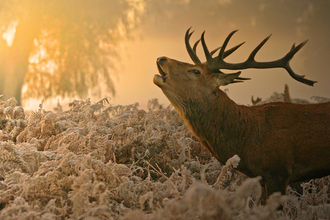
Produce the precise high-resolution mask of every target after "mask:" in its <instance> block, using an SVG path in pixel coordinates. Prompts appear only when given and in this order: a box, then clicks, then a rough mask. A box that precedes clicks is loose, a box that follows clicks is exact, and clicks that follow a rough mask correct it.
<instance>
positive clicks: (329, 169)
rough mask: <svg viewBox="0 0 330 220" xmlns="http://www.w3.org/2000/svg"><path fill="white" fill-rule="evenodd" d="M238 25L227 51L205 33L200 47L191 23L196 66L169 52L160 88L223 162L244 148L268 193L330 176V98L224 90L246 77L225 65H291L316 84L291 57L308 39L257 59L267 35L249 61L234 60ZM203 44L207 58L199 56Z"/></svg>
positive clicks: (245, 163)
mask: <svg viewBox="0 0 330 220" xmlns="http://www.w3.org/2000/svg"><path fill="white" fill-rule="evenodd" d="M235 32H236V31H233V32H231V33H230V34H229V36H228V37H227V38H226V40H225V41H224V43H223V45H222V47H221V48H220V51H219V55H218V56H215V57H214V56H213V54H214V53H215V52H216V51H217V50H218V49H219V48H217V49H216V50H214V51H212V52H209V50H208V48H207V46H206V44H205V40H204V33H203V34H202V36H201V39H200V40H198V41H197V42H196V43H195V45H194V46H193V48H192V47H191V46H190V44H189V39H190V37H191V35H192V33H190V29H188V30H187V32H186V35H185V44H186V48H187V51H188V53H189V55H190V57H191V59H192V60H193V62H194V63H195V64H188V63H183V62H179V61H176V60H173V59H170V58H167V57H160V58H158V59H157V67H158V70H159V73H160V75H155V76H154V78H153V81H154V83H155V84H156V85H157V86H158V87H160V88H161V89H162V91H163V93H164V94H165V95H166V97H167V98H168V99H169V100H170V102H171V103H172V104H173V106H174V107H175V109H176V110H177V111H178V113H179V114H180V116H181V117H182V118H183V119H184V121H185V122H186V123H187V125H188V126H189V128H190V129H191V130H192V131H193V133H194V134H195V136H196V137H197V138H198V139H199V141H200V142H201V143H202V145H203V146H204V147H205V148H206V149H208V150H209V152H210V153H211V154H212V155H213V156H214V157H216V158H217V159H218V160H219V161H220V162H221V163H222V164H224V163H225V162H226V161H227V159H229V158H230V157H232V156H233V155H235V154H237V155H239V156H240V158H241V162H240V164H239V166H238V168H237V169H238V170H239V171H240V172H242V173H243V174H245V175H247V176H249V177H256V176H262V185H263V186H264V191H265V194H264V195H263V198H264V199H266V198H268V196H269V195H270V194H272V193H273V192H277V191H280V192H281V193H282V194H285V193H286V188H287V186H288V184H290V183H294V182H298V181H304V180H309V179H313V178H320V177H323V176H326V175H329V174H330V103H321V104H293V103H283V102H276V103H268V104H264V105H259V106H251V107H248V106H243V105H237V104H236V103H235V102H234V101H232V100H231V99H229V98H228V96H227V95H226V94H225V93H224V92H223V91H221V90H220V89H219V87H220V86H223V85H228V84H230V83H236V82H242V80H247V79H248V78H242V77H239V75H240V72H237V73H230V74H225V73H223V72H221V70H222V69H229V70H241V69H248V68H256V69H264V68H279V67H281V68H284V69H286V70H287V72H288V73H289V74H290V75H291V76H292V77H293V78H294V79H295V80H297V81H299V82H302V83H305V84H307V85H313V84H314V83H315V82H316V81H311V80H308V79H305V78H304V76H300V75H297V74H295V73H294V72H293V70H292V69H291V67H290V64H289V62H290V60H291V59H292V57H293V56H294V54H295V53H296V52H297V51H298V50H300V49H301V48H302V47H303V46H304V45H305V43H306V42H307V41H305V42H303V43H301V44H299V45H298V46H295V45H293V47H292V48H291V50H290V51H289V52H288V53H287V54H286V55H285V56H284V57H283V58H281V59H278V60H275V61H270V62H258V61H255V55H256V53H257V52H258V51H259V49H260V48H261V47H262V46H263V45H264V44H265V43H266V41H267V40H268V39H269V37H270V36H269V37H267V38H266V39H264V40H263V41H262V42H261V43H260V44H259V45H258V46H257V47H256V48H255V49H254V50H253V51H252V52H251V54H250V55H249V57H248V58H247V60H246V61H245V62H242V63H235V64H233V63H228V62H226V61H224V58H226V57H227V56H229V55H230V54H231V53H232V52H234V51H235V50H236V49H237V48H239V47H240V46H241V45H242V44H239V45H237V46H235V47H233V48H231V49H229V50H226V46H227V44H228V41H229V40H230V38H231V37H232V35H233V34H234V33H235ZM199 41H201V42H202V46H203V50H204V53H205V56H206V60H207V61H206V62H205V63H202V62H201V61H200V59H199V58H198V56H197V55H196V46H197V44H198V42H199Z"/></svg>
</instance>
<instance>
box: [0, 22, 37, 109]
mask: <svg viewBox="0 0 330 220" xmlns="http://www.w3.org/2000/svg"><path fill="white" fill-rule="evenodd" d="M35 25H36V23H34V22H32V20H31V19H25V20H22V21H19V24H18V25H17V26H16V33H15V38H14V41H13V45H12V46H11V47H8V46H7V44H5V42H2V44H1V54H0V58H1V61H0V94H2V95H3V97H2V99H3V100H7V99H9V98H11V97H15V99H16V100H17V102H18V103H17V105H21V103H22V100H21V96H22V87H23V84H24V78H25V75H26V72H27V70H28V65H29V56H30V53H31V51H32V49H33V40H34V38H35V37H37V36H38V33H39V31H38V30H36V29H37V28H36V27H35Z"/></svg>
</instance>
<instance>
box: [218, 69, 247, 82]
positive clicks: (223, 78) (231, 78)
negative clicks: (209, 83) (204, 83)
mask: <svg viewBox="0 0 330 220" xmlns="http://www.w3.org/2000/svg"><path fill="white" fill-rule="evenodd" d="M240 74H241V71H239V72H237V73H230V74H224V73H223V74H217V75H216V76H215V77H216V78H215V81H216V82H217V84H218V86H225V85H228V84H230V83H237V82H244V81H242V80H247V79H249V78H242V77H239V75H240Z"/></svg>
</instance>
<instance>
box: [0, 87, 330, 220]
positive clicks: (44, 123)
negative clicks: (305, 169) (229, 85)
mask: <svg viewBox="0 0 330 220" xmlns="http://www.w3.org/2000/svg"><path fill="white" fill-rule="evenodd" d="M283 97H284V96H283V94H278V93H274V95H273V97H271V98H270V99H269V100H268V101H273V100H281V99H282V100H283ZM315 99H316V100H317V101H323V100H325V99H322V98H315ZM69 106H70V109H69V110H67V111H63V110H62V107H61V106H60V105H59V106H58V107H57V108H56V109H54V110H53V111H46V110H44V109H43V105H42V104H40V106H39V109H38V110H36V111H34V112H32V113H30V114H27V113H26V112H25V111H24V109H23V108H22V107H18V106H16V100H15V99H13V98H12V99H9V100H7V101H0V219H1V220H3V219H20V220H23V219H127V220H128V219H132V220H133V219H329V217H330V205H329V203H330V201H329V199H330V178H329V176H328V177H324V178H322V179H316V180H311V181H309V182H306V183H300V184H296V185H295V186H293V187H292V188H291V187H290V188H289V190H288V194H287V195H285V196H281V195H279V194H273V196H272V197H270V198H269V200H268V201H267V204H266V205H265V206H262V205H260V203H259V199H260V196H261V186H260V184H259V180H260V178H252V179H250V178H249V179H248V178H246V177H244V176H243V175H241V174H240V173H238V172H237V171H235V169H234V168H235V166H237V164H238V163H239V155H238V156H237V155H236V156H234V155H233V157H232V158H231V159H230V160H228V162H227V164H225V165H224V166H222V165H220V163H219V162H218V161H217V160H215V159H214V158H213V157H212V156H211V155H210V154H209V153H208V152H207V151H206V150H204V149H202V147H201V145H200V143H199V142H198V141H197V140H196V138H195V137H194V136H193V135H192V134H191V133H190V132H189V131H188V129H187V127H186V125H185V124H184V123H183V121H182V120H181V119H180V117H179V116H178V114H177V113H176V111H175V110H174V109H173V108H172V107H171V106H168V107H164V106H162V105H159V104H158V102H157V100H151V101H149V104H148V110H147V111H145V110H142V109H139V107H138V104H137V103H136V104H132V105H128V106H113V105H111V104H109V100H108V99H103V100H100V101H99V102H97V103H91V102H90V101H89V100H86V101H77V100H75V101H73V102H72V103H70V104H69ZM279 205H283V209H282V210H278V209H277V208H278V206H279Z"/></svg>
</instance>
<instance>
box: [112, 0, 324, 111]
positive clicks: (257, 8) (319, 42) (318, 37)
mask: <svg viewBox="0 0 330 220" xmlns="http://www.w3.org/2000/svg"><path fill="white" fill-rule="evenodd" d="M329 9H330V2H329V1H322V0H318V1H310V0H287V1H284V0H271V1H264V0H253V1H244V0H218V1H213V0H206V1H198V0H181V1H174V0H167V1H154V0H149V1H146V12H145V15H144V16H143V18H142V21H141V23H140V25H139V26H138V27H137V28H136V29H135V30H134V31H133V32H131V33H130V36H131V39H129V40H127V41H125V43H124V47H123V52H122V67H123V68H122V71H121V74H120V75H119V76H118V78H117V80H116V81H117V83H116V90H117V96H116V97H115V98H114V99H113V101H114V102H115V103H116V104H128V103H134V102H139V103H140V105H141V106H142V107H145V106H146V103H147V101H148V100H149V99H152V98H158V99H159V100H160V103H163V104H166V105H167V104H168V103H169V102H168V101H167V99H166V97H165V96H164V95H163V94H162V92H161V90H160V89H159V88H158V87H156V86H155V85H154V84H153V83H152V78H153V76H154V74H157V72H158V71H157V68H156V64H155V62H156V59H157V57H160V56H167V57H170V58H173V59H176V60H180V61H184V62H189V63H192V61H191V60H190V58H189V56H188V53H187V52H186V49H185V46H184V34H185V31H186V30H187V29H188V28H189V27H192V29H193V30H195V32H194V34H193V36H192V42H194V41H196V40H197V39H199V38H200V34H201V33H202V32H203V31H204V30H205V31H206V34H205V39H206V43H207V45H208V47H209V48H210V49H214V48H216V47H218V46H220V45H221V44H222V43H223V41H224V39H225V38H226V36H227V35H228V34H229V33H230V32H231V31H233V30H236V29H238V30H239V31H238V32H237V33H236V34H235V35H234V36H233V37H232V39H231V41H230V43H229V45H228V48H230V47H232V46H235V45H237V44H239V43H241V42H246V43H245V44H244V45H243V46H242V47H241V48H240V49H238V50H237V51H236V52H235V53H234V54H232V55H231V56H230V57H228V58H227V61H230V62H241V61H244V60H245V59H246V58H247V56H248V55H249V53H250V52H251V51H252V50H253V49H254V48H255V47H256V46H257V45H258V44H259V43H260V42H261V41H262V40H263V39H264V38H265V37H267V36H268V35H270V34H272V36H271V38H270V40H269V41H268V42H267V43H266V44H265V45H264V46H263V48H262V49H261V50H260V51H259V53H258V54H257V56H256V60H257V61H271V60H276V59H279V58H282V57H283V56H284V55H285V54H286V53H287V52H288V51H289V50H290V48H291V46H292V44H293V43H296V45H297V44H299V43H301V42H303V41H305V40H306V39H308V40H309V41H308V43H307V44H306V45H305V46H304V47H303V48H302V49H301V50H300V51H299V52H298V53H297V54H296V55H295V56H294V57H293V59H292V61H291V62H290V64H291V67H292V69H293V70H294V71H295V73H296V74H299V75H305V78H307V79H310V80H315V81H318V82H317V83H316V84H315V85H314V87H311V86H307V85H305V84H302V83H300V82H298V81H296V80H294V79H292V78H291V77H290V76H289V74H288V73H287V72H286V71H285V70H284V69H270V70H253V69H252V70H243V71H242V74H241V76H242V77H250V78H251V80H249V81H246V82H244V83H237V84H232V85H229V86H226V87H221V89H223V90H224V89H226V91H228V95H229V97H230V98H231V99H233V100H234V101H235V102H236V103H239V104H245V105H246V104H251V96H252V95H253V96H254V97H260V98H263V99H266V98H267V97H269V96H270V95H271V94H272V93H273V92H283V91H284V86H285V84H287V85H288V86H289V88H290V93H291V97H293V98H303V99H306V100H308V101H312V100H311V99H310V98H311V97H312V96H323V97H330V95H329V94H330V87H329V86H328V85H329V82H330V74H329V73H328V72H329V68H330V63H329V62H328V59H329V57H330V52H329V51H330V41H329V39H328V37H329V36H330V15H329V13H328V11H329ZM197 52H198V55H199V57H200V58H201V60H205V58H204V54H203V52H202V49H201V47H200V48H198V50H197ZM227 72H230V71H227Z"/></svg>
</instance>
